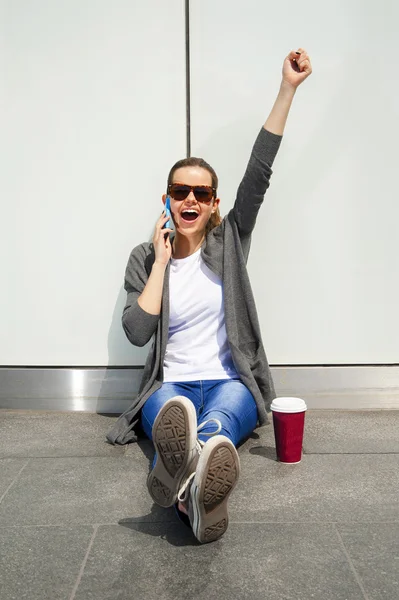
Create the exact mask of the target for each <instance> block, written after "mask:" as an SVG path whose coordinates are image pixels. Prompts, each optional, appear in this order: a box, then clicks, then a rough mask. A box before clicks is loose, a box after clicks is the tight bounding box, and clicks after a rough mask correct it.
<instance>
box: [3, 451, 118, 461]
mask: <svg viewBox="0 0 399 600" xmlns="http://www.w3.org/2000/svg"><path fill="white" fill-rule="evenodd" d="M49 458H59V459H62V458H126V455H125V453H122V452H118V454H117V455H116V456H109V455H104V454H103V455H101V454H63V455H62V456H32V455H30V456H16V455H10V456H0V461H2V460H10V459H13V460H18V459H20V460H23V459H25V460H28V459H29V460H41V459H49Z"/></svg>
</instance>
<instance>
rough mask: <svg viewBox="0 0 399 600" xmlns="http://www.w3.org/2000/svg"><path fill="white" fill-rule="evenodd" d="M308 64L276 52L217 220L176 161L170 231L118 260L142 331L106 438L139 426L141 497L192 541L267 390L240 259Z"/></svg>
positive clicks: (213, 530) (195, 168)
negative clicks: (130, 384) (137, 358)
mask: <svg viewBox="0 0 399 600" xmlns="http://www.w3.org/2000/svg"><path fill="white" fill-rule="evenodd" d="M311 72H312V68H311V63H310V59H309V56H308V54H307V53H306V51H305V50H304V49H303V48H300V49H299V50H298V51H297V52H295V51H292V52H290V53H289V55H288V56H287V57H286V58H285V60H284V64H283V70H282V75H283V77H282V82H281V86H280V90H279V94H278V96H277V99H276V102H275V104H274V106H273V109H272V111H271V113H270V116H269V118H268V119H267V121H266V123H265V125H264V126H263V128H262V129H261V131H260V132H259V135H258V137H257V139H256V141H255V144H254V147H253V150H252V153H251V157H250V160H249V163H248V166H247V169H246V172H245V175H244V178H243V180H242V182H241V184H240V186H239V188H238V192H237V198H236V200H235V204H234V207H233V208H232V210H231V211H230V212H229V213H228V214H227V215H226V217H224V219H222V218H221V217H220V213H219V203H220V199H219V198H217V186H218V180H217V176H216V173H215V171H214V170H213V169H212V167H211V166H210V165H208V163H206V162H205V161H204V160H202V159H198V158H188V159H183V160H181V161H179V162H178V163H176V164H175V165H174V166H173V167H172V169H171V171H170V173H169V177H168V186H167V194H168V195H169V198H170V206H171V214H172V218H173V222H174V224H175V232H174V233H175V235H174V236H172V235H171V234H172V233H173V230H172V229H171V228H169V227H166V224H167V221H168V216H167V215H166V214H165V211H164V212H163V213H162V215H161V217H160V219H159V220H158V222H157V224H156V228H155V233H154V237H153V242H152V243H151V244H149V243H144V244H140V245H139V246H137V247H136V248H134V250H133V251H132V253H131V255H130V258H129V262H128V265H127V268H126V274H125V289H126V291H127V302H126V306H125V309H124V312H123V317H122V323H123V327H124V330H125V333H126V335H127V337H128V339H129V340H130V341H131V342H132V344H134V345H137V346H144V345H145V344H146V343H147V342H148V341H149V340H150V339H151V337H152V336H154V338H153V346H152V348H151V351H150V353H149V355H148V358H147V361H146V365H145V368H144V373H143V378H142V382H141V385H140V389H139V393H138V396H137V398H136V400H135V402H134V404H133V405H132V406H131V407H130V408H129V409H128V410H127V411H126V412H125V413H124V414H123V415H121V417H119V419H118V420H117V422H116V423H115V425H114V427H113V429H112V430H111V431H110V433H109V434H108V436H107V437H108V440H109V441H110V442H111V443H114V444H126V443H128V442H131V441H135V440H136V439H137V436H136V433H135V431H134V430H135V428H137V427H138V426H140V425H141V427H142V429H143V430H144V431H145V433H146V434H147V436H148V437H149V438H150V439H152V440H153V442H154V446H155V450H156V454H155V459H154V464H153V469H152V471H151V473H150V475H149V476H148V490H149V492H150V494H151V497H152V498H153V500H154V501H155V502H156V503H157V504H159V505H160V506H164V507H168V506H172V505H173V504H175V505H176V508H177V510H178V513H179V515H180V517H181V519H182V520H183V521H185V522H187V523H189V524H190V525H191V527H192V529H193V532H194V534H195V536H196V538H197V539H198V540H199V541H200V542H202V543H204V542H210V541H213V540H216V539H218V538H219V537H220V536H221V535H223V533H224V532H225V531H226V529H227V525H228V514H227V500H228V497H229V495H230V494H231V492H232V490H233V488H234V487H235V485H236V483H237V480H238V475H239V468H240V467H239V458H238V454H237V450H236V446H237V445H238V444H240V443H241V442H243V441H244V440H245V439H246V438H247V437H248V436H249V435H250V434H251V432H252V431H253V430H254V429H255V427H256V426H257V424H259V425H263V424H264V423H266V422H267V410H268V409H269V410H270V403H271V401H272V400H273V399H274V398H275V392H274V387H273V381H272V378H271V374H270V369H269V365H268V362H267V358H266V354H265V351H264V349H263V344H262V339H261V333H260V328H259V323H258V317H257V312H256V306H255V302H254V298H253V295H252V291H251V286H250V282H249V279H248V273H247V269H246V263H247V259H248V254H249V249H250V242H251V234H252V231H253V229H254V226H255V222H256V217H257V214H258V211H259V208H260V206H261V203H262V201H263V197H264V195H265V192H266V190H267V188H268V187H269V182H270V176H271V174H272V169H271V167H272V164H273V161H274V158H275V156H276V154H277V151H278V149H279V146H280V143H281V140H282V136H283V131H284V128H285V123H286V120H287V117H288V112H289V109H290V106H291V103H292V100H293V97H294V95H295V92H296V89H297V87H298V86H299V85H300V84H301V83H302V82H303V81H304V80H305V79H306V78H307V77H308V76H309V75H310V74H311ZM162 200H163V202H164V204H165V202H166V194H164V195H163V197H162ZM198 422H199V425H198Z"/></svg>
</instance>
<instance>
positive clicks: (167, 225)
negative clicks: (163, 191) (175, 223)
mask: <svg viewBox="0 0 399 600" xmlns="http://www.w3.org/2000/svg"><path fill="white" fill-rule="evenodd" d="M165 211H166V215H165V216H166V217H169V221H166V223H165V225H164V226H163V227H164V228H165V227H167V228H168V229H171V225H170V218H171V216H172V215H171V214H170V196H166V202H165Z"/></svg>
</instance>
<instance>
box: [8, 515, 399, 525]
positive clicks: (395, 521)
mask: <svg viewBox="0 0 399 600" xmlns="http://www.w3.org/2000/svg"><path fill="white" fill-rule="evenodd" d="M229 523H230V525H232V524H233V523H237V524H243V525H251V524H254V525H262V524H263V525H335V526H336V525H399V519H398V520H393V521H392V520H388V521H325V520H322V521H314V520H308V521H278V520H276V519H273V520H272V521H264V520H262V521H242V520H239V519H232V518H231V517H229ZM0 527H1V526H0Z"/></svg>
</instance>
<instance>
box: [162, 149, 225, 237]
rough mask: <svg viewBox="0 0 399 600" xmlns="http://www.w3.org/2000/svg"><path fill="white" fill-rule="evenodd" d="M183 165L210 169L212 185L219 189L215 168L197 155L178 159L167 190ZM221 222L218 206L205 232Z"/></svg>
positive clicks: (169, 176) (170, 175) (169, 177)
mask: <svg viewBox="0 0 399 600" xmlns="http://www.w3.org/2000/svg"><path fill="white" fill-rule="evenodd" d="M183 167H201V169H205V170H206V171H208V172H209V173H210V174H211V177H212V187H214V188H215V189H216V190H217V187H218V184H219V180H218V176H217V175H216V172H215V170H214V169H213V168H212V167H211V165H210V164H208V163H207V162H206V161H205V160H204V159H203V158H197V157H196V156H190V157H189V158H182V159H181V160H178V161H177V163H175V164H174V165H173V167H172V168H171V170H170V171H169V175H168V182H167V187H166V190H168V187H169V185H170V184H171V183H173V175H174V173H175V171H177V169H181V168H183ZM166 193H168V191H166ZM216 196H217V192H215V198H216ZM213 201H214V199H213V200H212V202H213ZM221 222H222V217H221V214H220V211H219V206H218V207H217V209H216V211H215V212H214V213H213V214H212V215H211V216H210V218H209V221H208V223H207V224H206V228H205V234H206V235H207V234H208V233H209V232H210V231H212V229H213V228H214V227H217V226H218V225H220V223H221Z"/></svg>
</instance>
